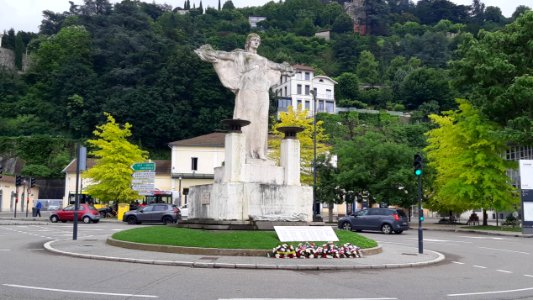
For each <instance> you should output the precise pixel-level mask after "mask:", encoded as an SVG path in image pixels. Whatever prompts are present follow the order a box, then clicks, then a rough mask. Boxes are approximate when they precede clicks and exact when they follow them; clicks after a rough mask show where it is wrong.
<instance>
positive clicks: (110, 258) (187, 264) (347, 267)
mask: <svg viewBox="0 0 533 300" xmlns="http://www.w3.org/2000/svg"><path fill="white" fill-rule="evenodd" d="M54 242H56V241H49V242H46V243H45V244H44V248H45V249H46V250H47V251H50V252H52V253H56V254H60V255H66V256H71V257H79V258H86V259H97V260H107V261H118V262H129V263H140V264H150V265H166V266H180V267H191V268H221V269H222V268H223V269H263V270H264V269H268V270H292V271H295V270H306V271H311V270H313V271H319V270H329V271H332V270H338V271H340V270H355V269H396V268H412V267H422V266H427V265H431V264H436V263H439V262H441V261H443V260H444V259H445V256H444V255H443V254H441V253H439V252H436V251H431V250H427V251H430V252H433V253H435V254H436V255H437V258H435V259H433V260H430V261H423V262H416V263H405V264H382V265H339V266H334V265H320V264H316V265H278V264H242V263H235V264H233V263H204V262H192V261H177V260H156V259H154V260H151V259H138V258H123V257H113V256H103V255H90V254H81V253H73V252H68V251H61V250H58V249H55V248H54V247H53V246H52V244H53V243H54Z"/></svg>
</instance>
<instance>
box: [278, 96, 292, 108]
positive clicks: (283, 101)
mask: <svg viewBox="0 0 533 300" xmlns="http://www.w3.org/2000/svg"><path fill="white" fill-rule="evenodd" d="M289 105H291V99H287V98H283V99H279V100H278V108H287V107H289Z"/></svg>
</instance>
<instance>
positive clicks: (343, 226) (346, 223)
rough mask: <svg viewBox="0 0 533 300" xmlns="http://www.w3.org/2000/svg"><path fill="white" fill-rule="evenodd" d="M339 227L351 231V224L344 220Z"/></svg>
mask: <svg viewBox="0 0 533 300" xmlns="http://www.w3.org/2000/svg"><path fill="white" fill-rule="evenodd" d="M341 228H342V229H344V230H349V231H352V224H350V222H344V223H342V225H341Z"/></svg>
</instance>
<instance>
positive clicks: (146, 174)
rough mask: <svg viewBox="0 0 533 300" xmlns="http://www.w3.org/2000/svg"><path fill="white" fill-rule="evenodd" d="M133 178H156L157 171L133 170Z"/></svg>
mask: <svg viewBox="0 0 533 300" xmlns="http://www.w3.org/2000/svg"><path fill="white" fill-rule="evenodd" d="M132 177H133V178H155V172H152V171H136V172H133V175H132Z"/></svg>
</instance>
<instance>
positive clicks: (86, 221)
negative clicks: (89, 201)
mask: <svg viewBox="0 0 533 300" xmlns="http://www.w3.org/2000/svg"><path fill="white" fill-rule="evenodd" d="M81 220H82V221H83V223H85V224H89V223H91V218H89V216H85V217H83V219H81Z"/></svg>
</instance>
